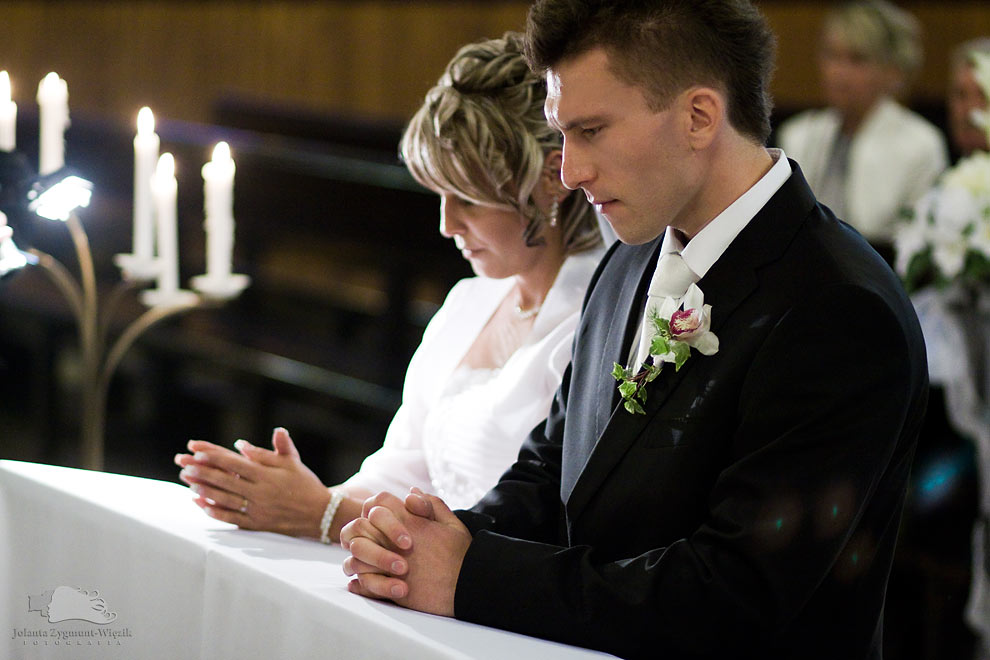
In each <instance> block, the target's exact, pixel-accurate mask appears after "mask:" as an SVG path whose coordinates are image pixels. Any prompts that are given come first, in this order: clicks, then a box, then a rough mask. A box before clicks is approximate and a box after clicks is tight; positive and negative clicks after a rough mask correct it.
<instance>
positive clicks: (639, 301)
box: [561, 161, 815, 521]
mask: <svg viewBox="0 0 990 660" xmlns="http://www.w3.org/2000/svg"><path fill="white" fill-rule="evenodd" d="M791 168H792V170H793V172H792V174H791V177H790V178H789V179H788V180H787V181H786V182H785V183H784V185H783V186H782V187H781V189H780V190H779V191H778V192H777V194H776V195H774V197H772V198H771V199H770V201H769V202H768V203H767V204H766V205H765V206H764V207H763V209H761V210H760V211H759V212H758V213H757V214H756V216H754V217H753V219H752V220H751V221H750V223H749V224H748V225H747V226H746V228H745V229H743V231H742V232H740V234H739V235H738V236H737V237H736V239H735V240H733V241H732V243H731V244H730V245H729V247H728V248H727V249H726V251H725V253H724V254H723V255H722V256H721V257H720V258H719V259H718V261H716V262H715V264H714V265H713V266H712V267H711V269H709V271H708V272H707V273H706V274H705V276H704V277H703V278H702V279H701V281H700V282H698V286H699V287H700V288H701V290H702V292H703V293H704V294H705V303H706V304H709V305H711V306H712V325H711V329H712V331H713V332H715V334H718V331H719V329H720V328H722V327H724V326H725V324H726V323H727V322H728V320H729V319H730V318H731V317H732V314H733V312H734V311H735V310H736V309H737V308H738V307H739V305H740V304H742V302H743V301H744V300H745V299H746V298H748V297H749V296H750V295H751V294H752V293H753V291H754V290H755V289H756V287H757V284H758V278H757V270H758V269H759V268H760V267H761V266H763V265H764V264H766V263H769V262H771V261H774V260H776V259H778V258H780V256H781V254H782V253H783V252H784V250H785V249H786V248H787V246H788V245H789V244H790V243H791V241H792V240H793V238H794V234H795V233H796V232H797V230H798V228H799V227H800V225H801V223H802V222H803V221H804V219H805V218H806V217H807V215H808V212H809V211H810V210H811V207H812V206H813V205H814V204H815V199H814V196H813V194H812V193H811V190H810V188H808V185H807V183H806V182H805V180H804V176H803V174H802V173H801V170H800V168H799V167H798V166H797V164H796V163H795V162H794V161H791ZM657 249H659V245H658V246H657ZM656 251H657V250H656V249H655V250H653V252H654V254H653V257H654V258H653V263H654V264H655V262H656V254H655V252H656ZM650 274H652V271H649V270H648V271H647V281H646V283H645V284H643V283H641V285H640V287H639V288H638V289H637V295H636V298H635V301H634V306H633V307H627V308H626V309H629V310H630V311H629V313H628V317H627V319H626V330H625V335H629V333H630V332H631V330H630V328H632V329H637V328H638V327H639V324H638V319H639V307H641V306H642V305H643V304H645V303H644V296H645V294H646V287H647V286H648V278H649V275H650ZM617 309H622V308H621V307H617ZM605 322H608V321H607V320H606V321H605ZM629 341H631V336H630V337H629V339H627V340H626V341H625V343H624V344H623V346H622V347H620V348H619V351H620V352H621V350H622V349H623V348H625V349H628V346H629ZM615 350H616V349H615V346H614V345H613V344H612V343H611V342H610V343H609V345H608V346H607V348H606V351H605V354H606V357H608V356H612V355H614V353H615ZM719 350H720V351H727V350H732V347H731V346H720V347H719ZM718 357H719V356H718V355H717V354H716V355H714V356H703V355H700V354H699V353H697V352H695V351H692V355H691V358H690V359H688V361H687V362H686V363H685V364H684V366H683V367H682V368H681V370H680V371H675V370H674V368H673V365H670V364H668V365H666V366H665V367H664V373H661V375H660V376H659V377H658V378H657V379H656V380H655V381H653V382H652V383H650V384H649V385H648V386H647V387H648V389H647V394H648V395H647V400H646V403H645V404H644V406H643V407H644V409H645V411H646V414H645V415H633V414H631V413H629V412H627V411H626V410H625V409H624V408H623V407H622V406H621V405H618V401H617V399H618V396H617V394H616V395H615V396H614V397H609V398H607V399H606V398H604V397H603V398H601V399H600V400H601V401H609V402H610V406H611V410H610V416H609V418H608V422H607V424H606V425H605V427H604V429H603V430H601V431H600V432H599V433H598V441H597V442H596V443H595V444H594V447H593V448H591V450H590V452H588V453H586V454H585V455H586V456H587V460H586V461H585V462H584V467H583V468H582V470H581V472H580V474H578V475H576V477H572V478H571V479H570V480H568V481H569V482H570V483H571V484H573V485H572V486H571V487H570V488H567V483H566V482H563V481H562V486H563V487H562V490H561V495H562V496H563V498H564V502H565V506H566V509H567V513H568V517H569V518H570V519H571V520H572V521H573V520H574V519H575V518H576V517H577V515H578V514H579V513H580V512H581V510H582V509H583V508H584V507H585V505H586V504H587V503H588V501H589V500H590V499H591V497H592V495H593V494H594V493H595V492H596V490H597V489H598V487H599V486H600V485H601V483H602V482H603V481H604V480H605V478H606V477H607V476H608V474H609V472H611V471H612V469H613V468H614V467H615V466H616V465H617V464H618V463H619V461H620V460H621V459H622V457H623V456H625V454H626V452H627V451H628V450H629V448H630V447H632V445H633V444H634V443H635V442H636V440H637V438H639V436H640V435H641V434H642V433H643V432H644V431H646V430H647V427H648V426H649V425H650V423H651V422H653V420H654V418H655V417H656V415H657V413H658V411H659V410H660V408H662V407H663V404H664V402H665V401H666V400H667V399H668V398H669V397H670V394H671V393H672V392H673V391H674V390H675V389H676V388H677V386H678V385H679V384H680V382H681V381H682V380H683V379H684V378H685V376H686V375H687V374H689V373H690V371H691V369H692V368H693V367H694V366H695V365H696V364H697V363H698V362H699V361H700V360H717V359H718ZM616 361H618V362H621V363H623V364H625V358H624V357H623V358H622V359H617V360H616ZM611 364H612V362H611V361H610V362H608V366H609V368H611ZM612 389H613V391H614V390H615V388H614V387H613V388H612ZM599 415H601V411H600V409H599ZM588 435H590V434H588ZM565 451H566V448H565Z"/></svg>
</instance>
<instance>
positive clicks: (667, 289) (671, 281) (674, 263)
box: [630, 252, 697, 371]
mask: <svg viewBox="0 0 990 660" xmlns="http://www.w3.org/2000/svg"><path fill="white" fill-rule="evenodd" d="M696 279H697V277H696V276H695V274H694V273H693V272H691V269H690V268H688V265H687V264H686V263H685V262H684V258H683V257H681V255H680V253H678V252H668V253H666V254H664V255H663V256H662V257H660V262H659V263H658V264H657V269H656V270H655V271H654V272H653V279H651V280H650V288H649V290H648V292H647V296H646V307H645V309H644V310H643V321H642V324H641V325H640V328H639V346H638V348H637V349H636V359H635V360H634V361H633V362H632V364H631V365H630V366H631V367H632V368H633V370H634V371H638V370H639V367H640V365H642V364H643V361H644V360H646V358H647V357H648V356H649V354H650V343H651V342H652V341H653V334H654V327H653V323H651V322H650V315H651V312H654V311H657V312H658V311H659V310H660V308H661V307H662V306H663V304H664V302H666V300H667V299H668V298H670V299H672V300H673V301H674V302H678V303H679V302H680V299H681V297H683V296H684V294H685V293H686V292H687V290H688V287H689V286H691V284H692V283H693V282H694V281H695V280H696Z"/></svg>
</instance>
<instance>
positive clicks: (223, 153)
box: [213, 142, 230, 162]
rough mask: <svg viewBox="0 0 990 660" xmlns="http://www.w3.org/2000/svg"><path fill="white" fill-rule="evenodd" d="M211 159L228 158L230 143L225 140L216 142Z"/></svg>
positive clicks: (222, 159)
mask: <svg viewBox="0 0 990 660" xmlns="http://www.w3.org/2000/svg"><path fill="white" fill-rule="evenodd" d="M213 160H214V162H218V161H228V160H230V145H229V144H227V143H226V142H217V146H215V147H213Z"/></svg>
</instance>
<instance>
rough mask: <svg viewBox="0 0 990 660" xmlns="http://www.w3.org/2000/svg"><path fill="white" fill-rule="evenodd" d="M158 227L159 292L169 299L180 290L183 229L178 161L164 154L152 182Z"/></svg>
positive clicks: (159, 160) (170, 155)
mask: <svg viewBox="0 0 990 660" xmlns="http://www.w3.org/2000/svg"><path fill="white" fill-rule="evenodd" d="M151 194H152V196H153V198H154V204H155V215H156V216H157V225H158V293H159V295H161V296H162V297H168V296H170V295H172V294H174V293H175V292H176V291H178V289H179V228H178V225H177V222H176V215H177V211H176V204H177V201H178V200H177V196H178V184H177V182H176V180H175V158H174V157H173V156H172V154H169V153H164V154H162V155H161V158H159V159H158V167H157V168H155V173H154V175H153V176H152V179H151Z"/></svg>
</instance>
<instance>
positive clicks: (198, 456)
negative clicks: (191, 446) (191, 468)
mask: <svg viewBox="0 0 990 660" xmlns="http://www.w3.org/2000/svg"><path fill="white" fill-rule="evenodd" d="M193 458H194V459H196V460H197V461H206V452H205V451H198V452H196V453H195V454H193Z"/></svg>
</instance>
